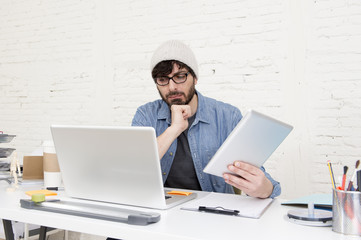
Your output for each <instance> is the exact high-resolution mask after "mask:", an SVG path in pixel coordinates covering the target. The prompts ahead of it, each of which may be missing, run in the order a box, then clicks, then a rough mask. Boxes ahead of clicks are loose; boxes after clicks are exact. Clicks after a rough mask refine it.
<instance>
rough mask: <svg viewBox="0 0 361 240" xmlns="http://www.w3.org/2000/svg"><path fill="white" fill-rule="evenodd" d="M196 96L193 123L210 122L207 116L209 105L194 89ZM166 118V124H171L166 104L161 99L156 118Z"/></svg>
mask: <svg viewBox="0 0 361 240" xmlns="http://www.w3.org/2000/svg"><path fill="white" fill-rule="evenodd" d="M196 94H197V96H198V107H197V112H196V119H195V120H194V124H196V123H198V122H199V121H201V122H205V123H210V116H209V111H210V110H209V106H208V105H207V103H206V101H205V97H204V96H203V95H202V94H201V93H200V92H198V91H196ZM164 119H165V120H166V121H167V123H168V124H171V114H170V109H169V106H168V104H167V103H166V102H165V101H162V103H161V107H160V110H159V112H158V120H164Z"/></svg>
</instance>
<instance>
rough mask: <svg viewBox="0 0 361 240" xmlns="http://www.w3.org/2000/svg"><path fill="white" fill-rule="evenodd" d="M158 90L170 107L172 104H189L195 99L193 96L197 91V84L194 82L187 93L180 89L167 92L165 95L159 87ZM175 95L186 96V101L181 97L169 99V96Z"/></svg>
mask: <svg viewBox="0 0 361 240" xmlns="http://www.w3.org/2000/svg"><path fill="white" fill-rule="evenodd" d="M158 92H159V95H160V96H161V98H162V99H163V101H164V102H166V103H167V104H168V106H169V107H170V106H172V105H188V104H189V103H190V101H191V100H192V99H193V96H194V94H195V93H196V89H195V85H194V84H193V85H192V86H191V88H190V89H189V91H188V93H187V94H185V93H184V92H180V91H172V92H169V93H167V94H166V95H165V96H163V95H162V94H161V92H160V91H159V89H158ZM175 95H182V96H184V98H185V101H183V100H182V99H180V98H177V99H172V100H169V99H168V98H169V97H172V96H175Z"/></svg>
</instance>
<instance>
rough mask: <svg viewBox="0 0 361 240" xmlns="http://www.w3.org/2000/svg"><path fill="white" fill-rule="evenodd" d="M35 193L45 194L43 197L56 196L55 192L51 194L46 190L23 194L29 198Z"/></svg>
mask: <svg viewBox="0 0 361 240" xmlns="http://www.w3.org/2000/svg"><path fill="white" fill-rule="evenodd" d="M36 193H43V194H45V196H56V195H58V194H57V193H56V192H52V191H49V190H46V189H43V190H33V191H27V192H25V194H26V195H28V196H31V195H33V194H36Z"/></svg>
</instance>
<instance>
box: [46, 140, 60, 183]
mask: <svg viewBox="0 0 361 240" xmlns="http://www.w3.org/2000/svg"><path fill="white" fill-rule="evenodd" d="M43 168H44V186H45V187H60V186H61V173H60V168H59V163H58V159H57V157H56V152H55V147H54V143H53V142H52V141H44V143H43Z"/></svg>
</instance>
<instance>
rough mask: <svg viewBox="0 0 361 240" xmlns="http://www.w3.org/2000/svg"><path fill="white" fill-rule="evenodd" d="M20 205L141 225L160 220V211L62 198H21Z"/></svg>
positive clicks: (27, 207)
mask: <svg viewBox="0 0 361 240" xmlns="http://www.w3.org/2000/svg"><path fill="white" fill-rule="evenodd" d="M20 205H21V207H22V208H26V209H33V210H41V211H49V212H55V213H62V214H69V215H74V216H80V217H88V218H95V219H101V220H108V221H115V222H123V223H128V224H132V225H141V226H145V225H148V224H151V223H156V222H158V221H159V220H160V214H159V213H154V212H143V211H135V210H130V209H124V208H117V207H109V206H100V205H95V204H89V203H77V202H71V201H62V200H49V201H45V202H41V203H35V202H33V201H31V200H28V199H20Z"/></svg>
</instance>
